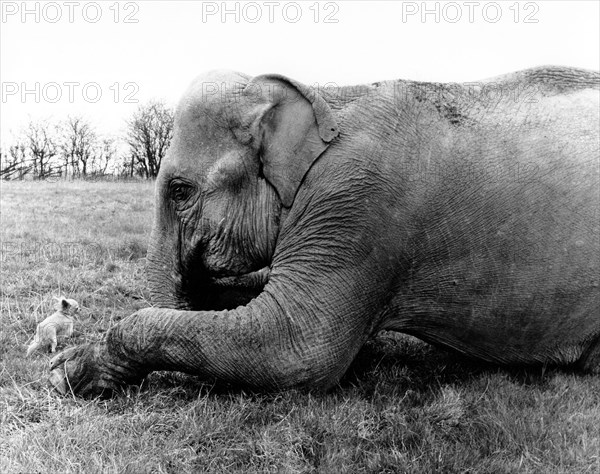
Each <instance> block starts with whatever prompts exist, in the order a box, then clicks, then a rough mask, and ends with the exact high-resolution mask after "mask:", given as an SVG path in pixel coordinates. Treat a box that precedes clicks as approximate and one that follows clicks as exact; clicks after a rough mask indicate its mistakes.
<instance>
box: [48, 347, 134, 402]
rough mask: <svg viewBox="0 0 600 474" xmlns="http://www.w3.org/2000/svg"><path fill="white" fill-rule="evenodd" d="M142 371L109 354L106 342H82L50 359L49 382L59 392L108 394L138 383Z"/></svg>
mask: <svg viewBox="0 0 600 474" xmlns="http://www.w3.org/2000/svg"><path fill="white" fill-rule="evenodd" d="M145 375H146V374H145V373H142V374H140V371H137V370H133V369H132V368H130V367H128V366H126V365H124V364H123V363H122V362H118V361H116V360H115V359H114V358H113V357H111V356H110V354H109V353H108V350H107V346H106V343H105V342H99V343H93V344H84V345H81V346H77V347H72V348H70V349H67V350H65V351H64V352H61V353H60V354H58V355H56V356H55V357H53V358H52V360H51V361H50V377H49V380H50V383H51V384H52V386H53V387H54V388H55V389H56V390H57V391H58V392H59V393H60V394H62V395H66V394H67V393H73V394H74V395H79V396H82V397H95V396H100V397H110V396H112V394H113V393H114V392H115V391H118V390H120V389H121V388H123V387H124V386H125V385H128V384H136V383H139V382H141V380H142V379H143V377H144V376H145Z"/></svg>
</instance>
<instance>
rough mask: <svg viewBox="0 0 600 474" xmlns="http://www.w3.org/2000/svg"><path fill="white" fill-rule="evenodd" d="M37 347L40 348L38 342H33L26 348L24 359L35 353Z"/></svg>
mask: <svg viewBox="0 0 600 474" xmlns="http://www.w3.org/2000/svg"><path fill="white" fill-rule="evenodd" d="M39 347H40V343H39V341H33V342H32V343H31V344H30V345H29V347H28V348H27V354H26V355H25V357H29V356H30V355H31V353H32V352H35V351H37V350H38V348H39Z"/></svg>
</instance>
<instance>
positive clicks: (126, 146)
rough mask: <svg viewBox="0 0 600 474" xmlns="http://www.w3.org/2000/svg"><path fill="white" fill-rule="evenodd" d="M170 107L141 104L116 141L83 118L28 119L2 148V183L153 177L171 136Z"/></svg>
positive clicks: (0, 176) (155, 102)
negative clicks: (10, 181)
mask: <svg viewBox="0 0 600 474" xmlns="http://www.w3.org/2000/svg"><path fill="white" fill-rule="evenodd" d="M173 116H174V112H173V109H172V108H170V107H168V106H167V105H166V104H165V103H164V102H163V101H151V102H148V103H146V104H144V105H140V106H139V107H138V109H137V110H136V111H135V112H134V113H133V115H132V116H131V117H130V118H129V119H128V120H127V121H126V127H125V132H124V133H123V135H122V136H120V137H105V136H101V135H99V134H98V133H97V131H96V130H95V127H94V125H93V124H92V123H91V122H90V121H89V120H87V119H85V118H83V117H81V116H69V117H67V118H66V119H64V120H62V121H59V122H51V121H49V120H37V121H30V122H29V124H27V125H26V126H25V127H23V129H22V130H20V132H19V133H18V134H17V136H16V137H15V138H14V140H13V143H12V144H10V145H9V146H8V148H7V149H1V150H0V179H39V180H43V179H49V178H64V179H69V178H73V179H77V178H82V179H86V178H91V177H98V176H106V175H112V176H121V177H131V178H134V177H138V178H154V177H156V175H157V174H158V171H159V169H160V164H161V161H162V159H163V158H164V156H165V154H166V151H167V148H168V147H169V144H170V142H171V137H172V135H173Z"/></svg>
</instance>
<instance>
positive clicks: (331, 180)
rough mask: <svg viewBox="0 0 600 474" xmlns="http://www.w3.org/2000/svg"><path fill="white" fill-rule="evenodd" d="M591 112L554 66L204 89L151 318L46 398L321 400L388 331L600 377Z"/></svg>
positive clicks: (579, 87) (167, 191) (595, 142)
mask: <svg viewBox="0 0 600 474" xmlns="http://www.w3.org/2000/svg"><path fill="white" fill-rule="evenodd" d="M491 86H494V88H493V89H492V88H491ZM217 87H218V89H219V90H218V92H216V88H217ZM598 99H599V75H598V73H595V72H590V71H584V70H576V69H568V68H558V67H545V68H536V69H530V70H526V71H521V72H517V73H514V74H509V75H506V76H502V77H499V78H494V79H492V80H488V81H487V83H485V84H483V85H482V84H481V83H480V84H479V85H477V86H473V85H464V84H463V85H459V84H427V83H415V82H408V81H389V82H382V83H376V84H371V85H364V86H359V87H346V88H338V89H326V90H318V91H317V90H314V89H309V88H307V87H306V86H304V85H302V84H298V83H297V82H295V81H293V80H290V79H286V78H284V77H281V76H260V77H256V78H253V79H251V78H249V77H247V76H245V75H242V74H238V73H233V72H213V73H209V74H207V75H204V76H201V77H200V78H198V79H197V80H196V81H195V82H194V83H193V84H192V85H191V87H190V89H189V90H188V91H187V92H186V93H185V95H184V97H183V99H182V100H181V103H180V104H179V107H178V110H177V114H176V119H175V132H174V138H173V142H172V144H171V148H170V150H169V153H168V157H167V158H166V159H165V161H164V163H163V166H162V167H161V170H160V175H159V177H158V181H157V185H156V220H155V224H154V231H153V234H152V241H151V245H150V250H149V253H148V261H149V283H150V288H151V290H152V295H153V299H154V303H155V305H156V306H157V307H153V308H147V309H144V310H141V311H138V312H137V313H135V314H133V315H132V316H130V317H128V318H126V319H124V320H123V321H121V322H120V323H119V324H117V325H116V326H114V327H113V328H112V329H110V331H109V332H108V334H107V336H106V338H105V339H104V340H103V341H102V342H100V343H96V344H89V345H84V346H80V347H75V348H72V349H69V350H67V351H65V352H63V353H62V354H60V355H59V356H57V357H56V358H55V359H54V360H53V361H52V366H51V370H52V373H51V381H52V383H53V384H54V386H55V387H57V388H58V389H59V390H60V391H62V392H67V391H68V390H69V389H72V390H73V391H74V392H75V393H77V394H81V395H93V394H97V393H100V392H101V391H102V390H104V389H111V390H112V389H116V388H119V387H121V386H123V385H125V384H128V383H136V382H139V381H140V380H141V378H142V377H144V376H145V375H146V374H148V373H149V372H151V371H154V370H178V371H183V372H187V373H190V374H196V375H200V376H204V377H214V378H217V379H220V380H225V381H229V382H234V383H239V384H242V385H246V386H252V387H257V388H263V389H284V388H287V387H294V386H307V387H310V388H317V387H320V388H327V387H330V386H332V385H333V384H335V383H336V382H337V381H338V380H339V379H340V377H341V376H342V375H343V374H344V372H345V371H346V369H347V368H348V366H349V364H350V363H351V362H352V360H353V359H354V357H355V356H356V354H357V352H358V351H359V349H360V348H361V346H362V345H363V344H364V343H365V341H366V340H367V338H369V337H370V336H372V335H373V334H374V333H376V332H377V331H379V330H382V329H387V330H395V331H400V332H404V333H408V334H412V335H415V336H417V337H419V338H421V339H423V340H424V341H427V342H430V343H432V344H436V345H439V346H443V347H446V348H450V349H454V350H456V351H459V352H461V353H464V354H468V355H470V356H474V357H477V358H480V359H483V360H486V361H491V362H496V363H500V364H511V365H512V364H525V365H531V364H557V365H571V364H572V365H574V366H576V367H580V368H581V369H583V370H585V371H591V372H598V371H599V370H600V288H599V286H598V283H599V275H600V264H599V256H600V248H599V247H600V246H599V239H600V231H599V212H598V210H599V201H600V196H599V192H600V187H599V182H598V178H599V161H598V157H599V138H598V136H599V133H598V131H599V130H598V129H599V100H598ZM238 305H239V306H238Z"/></svg>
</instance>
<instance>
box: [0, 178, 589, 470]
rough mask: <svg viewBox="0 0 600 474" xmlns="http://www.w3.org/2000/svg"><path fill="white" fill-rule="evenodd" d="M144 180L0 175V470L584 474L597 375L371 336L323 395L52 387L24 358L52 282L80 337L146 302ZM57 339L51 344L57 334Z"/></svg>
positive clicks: (41, 364) (178, 383) (185, 382)
mask: <svg viewBox="0 0 600 474" xmlns="http://www.w3.org/2000/svg"><path fill="white" fill-rule="evenodd" d="M152 188H153V186H152V184H151V183H83V182H75V183H31V182H30V183H16V182H10V183H5V182H4V183H1V188H0V193H1V202H0V206H1V207H0V209H1V234H0V240H1V244H0V245H1V247H0V250H1V255H0V263H1V289H0V310H1V326H0V327H1V329H0V361H1V362H0V472H2V473H26V474H30V473H35V472H40V473H59V472H60V473H70V472H85V473H96V472H97V473H100V472H102V473H112V472H131V473H145V472H148V473H149V472H153V473H164V472H173V473H180V472H182V473H185V472H223V473H234V472H260V473H262V472H284V473H286V472H323V473H342V472H351V473H363V472H364V473H367V472H373V473H375V472H378V473H385V472H389V473H398V472H410V473H421V472H423V473H424V472H439V473H449V472H470V473H474V472H494V473H496V472H506V473H514V472H536V473H544V474H546V473H558V472H567V473H579V472H589V473H593V472H600V378H598V377H591V376H582V375H578V374H572V373H567V372H559V371H543V370H537V371H520V370H513V371H507V370H502V369H498V368H495V367H489V366H482V365H477V364H474V363H472V362H469V361H467V360H465V359H462V358H459V357H457V356H453V355H451V354H448V353H446V352H443V351H441V350H437V349H434V348H431V347H430V346H428V345H426V344H423V343H421V342H419V341H417V340H415V339H412V338H408V337H403V336H397V335H393V334H390V333H384V334H380V335H379V336H378V338H377V339H375V340H374V341H372V342H370V343H369V344H368V345H367V347H365V349H364V350H363V351H362V353H361V354H360V355H359V357H358V359H357V361H356V363H355V364H354V366H353V367H352V369H351V371H350V372H349V373H348V374H347V376H346V377H345V378H344V379H343V381H342V382H341V383H340V385H339V387H337V388H336V389H335V390H333V391H332V392H331V393H328V394H307V393H301V392H294V391H292V392H287V393H283V394H276V395H273V394H271V395H267V394H258V393H247V392H241V391H239V390H227V389H225V388H223V387H215V386H211V385H207V384H203V383H202V381H200V380H197V379H195V378H194V377H188V376H184V375H181V374H174V373H155V374H152V375H151V376H150V377H149V378H148V379H147V380H146V381H145V383H144V384H143V385H142V387H141V389H137V388H132V389H130V390H128V392H127V394H126V395H125V396H120V397H118V398H116V399H113V400H108V401H99V400H92V401H84V400H78V399H72V398H68V397H67V398H62V397H60V396H58V395H56V394H55V393H53V392H52V391H50V390H49V388H48V385H47V383H46V376H47V361H48V357H47V356H45V355H42V354H39V355H36V356H35V357H32V358H30V359H25V357H24V356H25V349H26V346H27V344H28V343H29V342H30V339H31V337H32V335H33V333H34V330H35V326H36V323H37V322H39V321H41V320H42V319H44V318H45V317H46V316H47V315H49V314H50V313H51V312H52V311H53V310H52V304H53V302H52V296H53V295H59V294H63V295H65V296H68V297H71V298H75V299H76V300H78V301H79V303H80V304H81V305H82V306H83V309H82V311H81V315H80V317H79V320H78V321H77V323H76V325H75V330H76V332H75V335H74V338H73V339H72V340H70V341H68V342H67V344H69V345H70V344H76V343H80V342H83V341H85V340H95V339H97V338H100V337H101V336H102V334H103V333H104V332H105V331H106V330H107V329H108V328H109V327H110V326H111V325H113V324H114V323H115V322H117V321H119V319H121V318H123V317H124V316H126V315H128V314H130V313H132V312H134V311H135V310H137V309H139V308H142V307H145V306H147V305H148V304H149V303H148V291H147V289H146V285H145V278H144V263H145V262H144V255H145V251H146V245H147V244H146V242H147V240H148V235H149V232H150V226H151V220H152V207H153V204H152V192H153V189H152ZM59 348H60V346H59Z"/></svg>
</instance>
